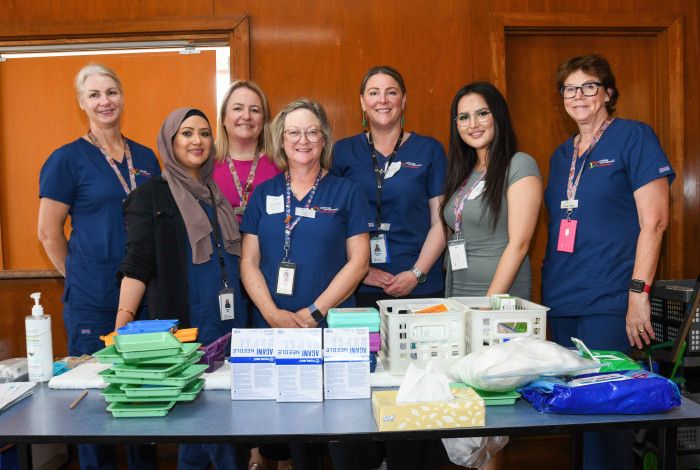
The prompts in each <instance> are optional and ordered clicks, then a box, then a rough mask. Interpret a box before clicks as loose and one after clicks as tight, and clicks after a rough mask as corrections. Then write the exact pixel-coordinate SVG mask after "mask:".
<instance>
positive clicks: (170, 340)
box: [114, 331, 182, 359]
mask: <svg viewBox="0 0 700 470" xmlns="http://www.w3.org/2000/svg"><path fill="white" fill-rule="evenodd" d="M114 345H115V346H116V347H117V351H118V352H120V353H122V354H124V353H130V352H143V351H157V350H162V349H178V351H179V349H180V346H182V343H181V342H180V340H179V339H177V338H176V337H175V336H174V335H173V334H172V333H170V332H169V331H162V332H160V333H140V334H136V335H117V336H115V337H114ZM176 354H177V353H176ZM164 355H165V354H164ZM125 359H126V357H125Z"/></svg>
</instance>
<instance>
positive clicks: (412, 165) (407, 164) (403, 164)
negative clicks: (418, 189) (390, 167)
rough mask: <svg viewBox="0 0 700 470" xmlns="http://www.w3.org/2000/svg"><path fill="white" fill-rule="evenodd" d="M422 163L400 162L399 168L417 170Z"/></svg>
mask: <svg viewBox="0 0 700 470" xmlns="http://www.w3.org/2000/svg"><path fill="white" fill-rule="evenodd" d="M422 166H423V164H422V163H413V162H401V167H402V168H410V169H412V170H415V169H418V168H420V167H422Z"/></svg>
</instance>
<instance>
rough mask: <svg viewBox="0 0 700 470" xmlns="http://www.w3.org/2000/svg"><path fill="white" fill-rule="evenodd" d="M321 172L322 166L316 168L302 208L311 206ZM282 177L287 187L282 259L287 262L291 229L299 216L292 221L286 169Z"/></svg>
mask: <svg viewBox="0 0 700 470" xmlns="http://www.w3.org/2000/svg"><path fill="white" fill-rule="evenodd" d="M322 173H323V168H320V169H319V170H318V175H316V181H314V185H313V186H312V187H311V190H310V191H309V194H308V195H307V196H306V197H307V199H306V204H305V205H304V209H308V208H309V207H311V202H312V201H313V200H314V196H315V195H316V189H317V188H318V182H319V181H321V174H322ZM284 179H285V181H286V183H287V188H286V193H285V200H284V212H285V217H284V259H283V260H282V261H283V262H287V261H288V260H289V249H290V247H291V246H292V230H294V227H296V226H297V224H298V223H299V221H300V220H301V216H300V215H298V216H297V217H296V219H294V221H292V184H291V181H290V175H289V172H288V171H287V172H286V173H285V174H284Z"/></svg>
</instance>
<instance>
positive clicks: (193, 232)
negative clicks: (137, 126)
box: [158, 108, 241, 264]
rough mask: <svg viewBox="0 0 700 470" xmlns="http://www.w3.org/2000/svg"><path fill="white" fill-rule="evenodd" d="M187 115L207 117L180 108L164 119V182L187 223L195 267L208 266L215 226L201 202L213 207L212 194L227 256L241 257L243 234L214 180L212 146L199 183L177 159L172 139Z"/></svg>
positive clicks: (160, 142) (161, 146) (161, 143)
mask: <svg viewBox="0 0 700 470" xmlns="http://www.w3.org/2000/svg"><path fill="white" fill-rule="evenodd" d="M188 115H201V116H204V114H203V113H201V111H198V110H195V109H192V108H180V109H176V110H175V111H173V112H172V113H170V114H169V115H168V117H167V118H165V121H164V122H163V126H162V127H161V128H160V133H159V134H158V150H159V151H160V157H161V159H162V160H163V166H164V167H165V168H164V169H163V178H164V179H165V180H166V181H167V182H168V186H169V187H170V191H171V192H172V193H173V198H174V199H175V203H176V204H177V207H178V209H179V210H180V214H181V215H182V220H183V221H184V222H185V228H186V230H187V237H188V239H189V242H190V246H191V247H192V262H193V263H194V264H202V263H206V262H207V261H209V260H210V259H211V255H212V253H213V252H214V248H213V246H212V243H211V238H210V236H209V235H210V234H211V233H212V231H213V229H212V222H210V221H209V217H207V214H206V212H204V209H203V208H202V206H201V205H200V204H199V201H202V202H204V203H206V204H209V205H211V204H212V196H211V195H212V193H213V195H214V207H215V209H216V214H217V216H218V219H219V226H220V227H221V237H222V239H223V245H224V249H225V250H226V251H227V252H228V253H231V254H233V255H238V256H240V255H241V233H240V231H239V230H238V221H237V220H236V217H235V215H234V214H233V209H232V208H231V205H230V204H229V203H228V201H227V200H226V199H225V198H224V195H223V194H222V193H221V191H220V190H219V187H218V186H217V185H216V183H214V181H212V179H211V176H212V174H213V173H214V154H215V153H216V150H215V149H214V145H213V142H212V146H211V150H210V152H209V158H208V159H207V161H206V162H205V163H204V165H202V167H201V168H200V169H199V180H200V181H195V180H193V179H192V178H191V177H190V176H189V175H188V174H187V172H186V171H185V170H184V169H183V168H182V167H181V166H180V163H179V162H178V161H177V160H176V159H175V155H174V153H173V137H174V136H175V134H177V131H178V129H180V125H181V124H182V122H183V121H184V120H185V118H186V117H187V116H188ZM212 140H213V139H212ZM210 190H211V192H210Z"/></svg>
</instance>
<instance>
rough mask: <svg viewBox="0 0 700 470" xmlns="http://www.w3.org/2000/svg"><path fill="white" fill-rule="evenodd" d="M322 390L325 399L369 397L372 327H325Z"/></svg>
mask: <svg viewBox="0 0 700 470" xmlns="http://www.w3.org/2000/svg"><path fill="white" fill-rule="evenodd" d="M323 392H324V397H325V399H326V400H332V399H352V398H369V397H370V384H369V329H368V328H326V329H325V330H323Z"/></svg>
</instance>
